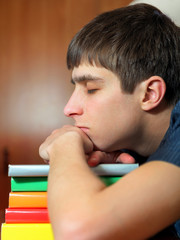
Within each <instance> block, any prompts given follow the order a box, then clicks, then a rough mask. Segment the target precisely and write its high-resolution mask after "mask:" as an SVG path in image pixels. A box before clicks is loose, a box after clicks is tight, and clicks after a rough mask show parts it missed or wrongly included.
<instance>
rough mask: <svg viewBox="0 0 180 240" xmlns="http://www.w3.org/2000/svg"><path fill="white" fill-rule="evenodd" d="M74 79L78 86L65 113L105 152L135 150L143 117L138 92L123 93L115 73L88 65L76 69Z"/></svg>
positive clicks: (73, 74) (73, 73)
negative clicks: (125, 149) (124, 149)
mask: <svg viewBox="0 0 180 240" xmlns="http://www.w3.org/2000/svg"><path fill="white" fill-rule="evenodd" d="M72 82H73V83H74V84H75V89H74V92H73V94H72V96H71V98H70V99H69V101H68V103H67V105H66V106H65V108H64V113H65V115H66V116H68V117H72V118H73V119H74V121H75V126H77V127H79V128H81V129H82V131H84V132H85V133H86V134H87V135H88V136H89V138H90V139H91V140H92V142H93V143H94V145H95V146H96V147H97V149H100V150H102V151H114V150H119V149H122V148H129V149H133V148H134V147H135V146H134V145H135V144H137V142H138V132H139V130H140V129H139V126H140V124H139V123H140V118H141V116H140V115H141V111H140V109H139V105H138V98H137V97H136V96H137V93H136V91H134V93H133V94H128V93H124V92H123V91H122V90H121V86H120V80H119V79H118V77H117V76H116V75H115V74H114V73H112V72H111V71H109V70H107V69H105V68H103V67H97V66H91V65H89V64H81V65H80V66H79V67H77V68H74V69H73V72H72Z"/></svg>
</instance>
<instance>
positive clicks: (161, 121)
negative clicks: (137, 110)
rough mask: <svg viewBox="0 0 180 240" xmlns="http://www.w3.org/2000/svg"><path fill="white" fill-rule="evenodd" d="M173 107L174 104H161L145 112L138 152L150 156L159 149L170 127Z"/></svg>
mask: <svg viewBox="0 0 180 240" xmlns="http://www.w3.org/2000/svg"><path fill="white" fill-rule="evenodd" d="M172 109H173V106H166V105H163V104H161V106H159V107H158V109H155V110H153V111H151V112H145V115H144V119H143V121H144V123H145V124H144V126H143V131H142V132H143V134H142V136H141V144H139V146H138V148H137V150H136V151H137V153H138V154H140V155H141V156H145V157H148V156H150V155H152V154H153V153H154V152H155V151H156V150H157V148H158V147H159V145H160V143H161V141H162V139H163V137H164V135H165V134H166V132H167V130H168V128H169V124H170V117H171V112H172Z"/></svg>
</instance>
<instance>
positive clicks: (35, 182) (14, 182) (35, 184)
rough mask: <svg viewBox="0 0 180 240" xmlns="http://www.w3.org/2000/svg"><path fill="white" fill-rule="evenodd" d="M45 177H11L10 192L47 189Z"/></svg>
mask: <svg viewBox="0 0 180 240" xmlns="http://www.w3.org/2000/svg"><path fill="white" fill-rule="evenodd" d="M47 183H48V182H47V177H11V191H12V192H25V191H27V192H31V191H34V192H36V191H37V192H39V191H41V192H43V191H47Z"/></svg>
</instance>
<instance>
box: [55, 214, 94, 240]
mask: <svg viewBox="0 0 180 240" xmlns="http://www.w3.org/2000/svg"><path fill="white" fill-rule="evenodd" d="M95 226H96V224H95V223H94V221H93V219H90V218H89V217H88V216H86V217H80V216H78V215H77V216H76V217H72V216H71V217H65V218H63V219H62V218H61V219H59V221H58V222H56V223H55V224H53V223H52V227H53V234H54V239H55V240H69V239H73V240H84V239H86V240H92V239H93V240H95V239H97V238H96V237H95V236H93V234H92V233H93V232H94V233H95V232H97V231H96V230H95V229H94V227H95ZM92 229H93V231H92Z"/></svg>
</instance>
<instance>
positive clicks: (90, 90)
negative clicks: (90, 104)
mask: <svg viewBox="0 0 180 240" xmlns="http://www.w3.org/2000/svg"><path fill="white" fill-rule="evenodd" d="M97 90H98V89H89V90H87V92H88V93H89V94H93V93H95V92H96V91H97Z"/></svg>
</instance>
